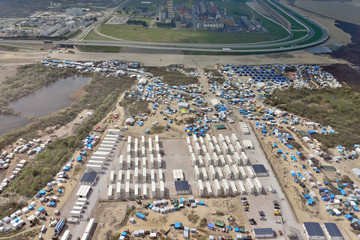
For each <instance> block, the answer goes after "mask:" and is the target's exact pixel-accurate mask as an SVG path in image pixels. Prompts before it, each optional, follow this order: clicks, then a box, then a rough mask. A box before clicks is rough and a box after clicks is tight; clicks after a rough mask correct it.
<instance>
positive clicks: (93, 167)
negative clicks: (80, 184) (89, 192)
mask: <svg viewBox="0 0 360 240" xmlns="http://www.w3.org/2000/svg"><path fill="white" fill-rule="evenodd" d="M101 169H102V166H101V165H91V164H86V170H87V171H89V172H100V171H101Z"/></svg>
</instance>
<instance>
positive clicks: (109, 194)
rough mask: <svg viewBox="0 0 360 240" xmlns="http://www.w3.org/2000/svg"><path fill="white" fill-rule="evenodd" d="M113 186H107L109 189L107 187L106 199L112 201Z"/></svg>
mask: <svg viewBox="0 0 360 240" xmlns="http://www.w3.org/2000/svg"><path fill="white" fill-rule="evenodd" d="M113 198H114V197H113V186H112V184H109V187H108V199H113Z"/></svg>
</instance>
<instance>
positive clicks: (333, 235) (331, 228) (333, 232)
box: [324, 223, 344, 240]
mask: <svg viewBox="0 0 360 240" xmlns="http://www.w3.org/2000/svg"><path fill="white" fill-rule="evenodd" d="M324 229H325V233H326V235H327V237H328V239H330V240H343V239H344V237H343V235H342V234H341V232H340V229H339V228H338V227H337V225H336V223H324Z"/></svg>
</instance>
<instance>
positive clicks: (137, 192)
mask: <svg viewBox="0 0 360 240" xmlns="http://www.w3.org/2000/svg"><path fill="white" fill-rule="evenodd" d="M134 198H135V199H136V198H139V185H138V184H135V185H134Z"/></svg>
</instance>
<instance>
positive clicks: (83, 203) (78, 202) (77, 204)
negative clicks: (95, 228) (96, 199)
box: [75, 201, 86, 207]
mask: <svg viewBox="0 0 360 240" xmlns="http://www.w3.org/2000/svg"><path fill="white" fill-rule="evenodd" d="M85 205H86V202H81V201H77V202H75V206H82V207H84V206H85Z"/></svg>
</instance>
